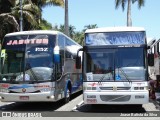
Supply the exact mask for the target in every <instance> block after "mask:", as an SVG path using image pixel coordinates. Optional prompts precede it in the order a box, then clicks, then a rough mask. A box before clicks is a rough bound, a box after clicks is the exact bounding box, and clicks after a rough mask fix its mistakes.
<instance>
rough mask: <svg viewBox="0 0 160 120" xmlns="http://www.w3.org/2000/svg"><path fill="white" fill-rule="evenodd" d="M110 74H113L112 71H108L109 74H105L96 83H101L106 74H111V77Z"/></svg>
mask: <svg viewBox="0 0 160 120" xmlns="http://www.w3.org/2000/svg"><path fill="white" fill-rule="evenodd" d="M112 72H113V70H110V72H107V73H105V74H104V75H103V76H102V77H101V78H100V79H99V81H98V83H101V82H102V81H103V79H104V78H105V76H106V75H107V74H112V75H113V73H112Z"/></svg>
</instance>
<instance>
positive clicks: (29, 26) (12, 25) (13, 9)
mask: <svg viewBox="0 0 160 120" xmlns="http://www.w3.org/2000/svg"><path fill="white" fill-rule="evenodd" d="M19 2H20V1H19V0H0V40H1V39H2V38H3V37H4V35H5V34H7V33H9V32H15V31H19V21H20V19H19V18H20V6H19V4H20V3H19ZM48 5H54V6H57V5H58V6H64V1H63V0H23V26H24V28H23V30H33V29H40V28H42V29H49V28H50V27H49V26H50V25H49V24H47V23H46V22H45V21H44V20H43V19H41V12H42V7H45V6H48ZM41 21H42V23H41ZM44 25H47V26H46V28H44Z"/></svg>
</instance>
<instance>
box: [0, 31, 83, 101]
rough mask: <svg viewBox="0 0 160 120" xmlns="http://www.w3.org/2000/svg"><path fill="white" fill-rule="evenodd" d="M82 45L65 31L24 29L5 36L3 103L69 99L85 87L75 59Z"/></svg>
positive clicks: (1, 76) (0, 86)
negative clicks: (64, 32)
mask: <svg viewBox="0 0 160 120" xmlns="http://www.w3.org/2000/svg"><path fill="white" fill-rule="evenodd" d="M79 48H81V46H80V45H79V44H77V43H76V42H75V41H73V40H72V39H71V38H69V37H67V36H66V35H64V34H63V33H61V32H58V31H51V30H39V31H22V32H15V33H9V34H7V35H5V37H4V39H3V42H2V48H1V56H0V58H1V65H0V66H1V67H0V69H1V73H0V98H1V101H2V102H3V101H4V102H6V101H7V102H8V101H10V102H36V101H37V102H38V101H48V102H53V101H58V100H60V99H62V98H64V100H65V102H68V101H69V99H70V96H71V94H72V93H75V92H78V91H80V90H82V75H81V69H76V67H75V58H76V54H77V50H78V49H79Z"/></svg>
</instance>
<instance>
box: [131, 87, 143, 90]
mask: <svg viewBox="0 0 160 120" xmlns="http://www.w3.org/2000/svg"><path fill="white" fill-rule="evenodd" d="M134 90H145V87H134Z"/></svg>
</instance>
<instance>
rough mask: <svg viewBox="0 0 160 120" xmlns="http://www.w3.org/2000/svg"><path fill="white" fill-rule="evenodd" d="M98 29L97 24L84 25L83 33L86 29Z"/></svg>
mask: <svg viewBox="0 0 160 120" xmlns="http://www.w3.org/2000/svg"><path fill="white" fill-rule="evenodd" d="M94 28H98V26H97V24H90V25H85V26H84V29H83V31H84V32H85V31H86V30H87V29H94Z"/></svg>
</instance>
